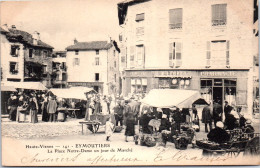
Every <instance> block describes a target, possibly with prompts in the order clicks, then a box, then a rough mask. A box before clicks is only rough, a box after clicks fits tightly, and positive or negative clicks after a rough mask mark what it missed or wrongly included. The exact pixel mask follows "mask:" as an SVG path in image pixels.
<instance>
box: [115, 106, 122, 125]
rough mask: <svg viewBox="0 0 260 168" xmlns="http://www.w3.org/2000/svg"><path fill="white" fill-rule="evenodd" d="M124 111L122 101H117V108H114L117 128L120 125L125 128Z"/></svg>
mask: <svg viewBox="0 0 260 168" xmlns="http://www.w3.org/2000/svg"><path fill="white" fill-rule="evenodd" d="M123 111H124V107H123V106H122V105H121V102H120V101H117V106H116V107H114V113H115V119H116V126H118V123H120V126H123Z"/></svg>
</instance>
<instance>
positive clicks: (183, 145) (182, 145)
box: [173, 135, 189, 150]
mask: <svg viewBox="0 0 260 168" xmlns="http://www.w3.org/2000/svg"><path fill="white" fill-rule="evenodd" d="M173 139H174V144H175V148H176V149H181V150H185V149H187V147H188V144H189V138H188V137H186V136H180V135H179V136H176V135H174V136H173Z"/></svg>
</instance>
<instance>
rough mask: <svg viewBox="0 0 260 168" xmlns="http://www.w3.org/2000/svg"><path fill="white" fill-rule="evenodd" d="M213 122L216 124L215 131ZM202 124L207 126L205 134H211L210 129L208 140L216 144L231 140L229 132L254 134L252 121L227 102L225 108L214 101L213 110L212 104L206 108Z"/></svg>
mask: <svg viewBox="0 0 260 168" xmlns="http://www.w3.org/2000/svg"><path fill="white" fill-rule="evenodd" d="M223 109H224V110H223ZM212 122H214V129H213V128H212ZM202 123H204V124H205V132H209V131H208V127H209V130H210V132H209V133H208V135H207V137H208V139H209V140H210V141H213V142H216V143H223V142H227V141H228V140H229V138H230V136H229V134H228V133H227V130H229V131H230V130H234V129H241V130H243V132H245V133H253V132H254V128H253V127H252V125H251V120H246V119H245V117H244V114H243V113H242V112H240V111H239V110H238V109H235V107H232V106H230V105H229V104H228V102H227V101H225V104H224V108H222V106H221V105H220V101H219V100H216V101H214V103H213V108H211V105H210V104H209V105H207V106H205V107H204V108H203V110H202Z"/></svg>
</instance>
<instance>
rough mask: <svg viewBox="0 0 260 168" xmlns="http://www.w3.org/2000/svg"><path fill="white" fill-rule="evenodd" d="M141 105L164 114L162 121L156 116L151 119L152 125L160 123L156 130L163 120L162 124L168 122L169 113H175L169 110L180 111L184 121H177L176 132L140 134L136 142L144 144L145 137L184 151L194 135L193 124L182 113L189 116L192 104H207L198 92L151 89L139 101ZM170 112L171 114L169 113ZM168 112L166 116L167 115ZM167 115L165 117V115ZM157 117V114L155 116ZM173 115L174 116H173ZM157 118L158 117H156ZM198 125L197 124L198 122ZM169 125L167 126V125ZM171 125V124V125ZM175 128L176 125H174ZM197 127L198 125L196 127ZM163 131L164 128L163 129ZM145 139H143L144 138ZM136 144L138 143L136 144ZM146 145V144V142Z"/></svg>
mask: <svg viewBox="0 0 260 168" xmlns="http://www.w3.org/2000/svg"><path fill="white" fill-rule="evenodd" d="M141 103H142V104H143V105H145V106H149V107H151V108H152V109H153V110H152V111H155V113H157V111H158V109H160V110H161V112H162V113H165V118H164V119H159V120H158V119H157V116H156V117H155V119H151V120H150V122H149V125H150V123H151V122H152V121H153V123H156V122H155V120H156V121H157V122H160V123H159V125H158V124H157V125H158V126H157V127H158V128H160V127H161V125H162V124H161V123H162V120H164V123H165V122H166V120H167V121H169V120H170V119H169V118H170V115H169V113H176V112H173V111H175V110H173V111H172V110H169V109H173V108H174V109H177V108H178V109H181V114H180V120H182V119H181V118H182V116H184V121H178V123H180V124H179V126H178V127H180V128H179V129H178V131H175V130H173V129H172V130H171V131H168V130H163V131H161V133H160V135H159V136H158V134H157V135H156V134H155V135H149V134H148V135H147V134H146V133H143V132H142V129H141V133H140V135H139V138H136V141H138V140H140V141H141V142H140V144H144V142H142V140H145V139H149V138H147V137H151V138H150V139H155V141H156V140H160V138H161V139H163V140H162V141H163V142H164V143H165V144H166V141H171V142H173V143H174V144H175V147H176V148H177V149H185V148H187V145H188V144H190V143H192V139H193V138H194V135H195V129H194V128H193V124H192V122H191V119H186V118H187V115H185V114H184V113H187V114H190V110H191V108H192V105H193V104H199V105H207V104H208V103H207V102H206V100H204V99H203V98H202V96H201V94H200V93H199V92H198V91H193V90H179V89H153V90H151V91H150V92H149V93H148V94H147V95H146V97H145V98H144V99H142V100H141ZM169 111H171V112H169ZM167 112H168V114H167ZM166 114H167V115H166ZM157 115H158V114H157ZM173 115H175V114H173ZM158 116H159V115H158ZM198 123H199V122H198ZM168 125H169V124H168ZM171 125H173V124H171ZM176 126H177V125H176ZM198 127H199V125H198ZM164 129H165V128H164ZM144 137H145V138H144ZM150 141H151V140H149V141H148V145H147V146H149V145H150V144H151V142H150ZM136 143H137V144H138V142H136ZM146 143H147V142H146Z"/></svg>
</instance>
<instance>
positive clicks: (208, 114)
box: [202, 105, 212, 132]
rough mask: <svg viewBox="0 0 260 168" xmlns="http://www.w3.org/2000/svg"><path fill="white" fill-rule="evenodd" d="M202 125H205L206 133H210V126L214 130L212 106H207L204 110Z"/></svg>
mask: <svg viewBox="0 0 260 168" xmlns="http://www.w3.org/2000/svg"><path fill="white" fill-rule="evenodd" d="M202 123H204V124H205V132H208V124H209V129H210V130H211V129H212V115H211V109H210V105H207V106H205V107H204V108H203V110H202Z"/></svg>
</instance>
